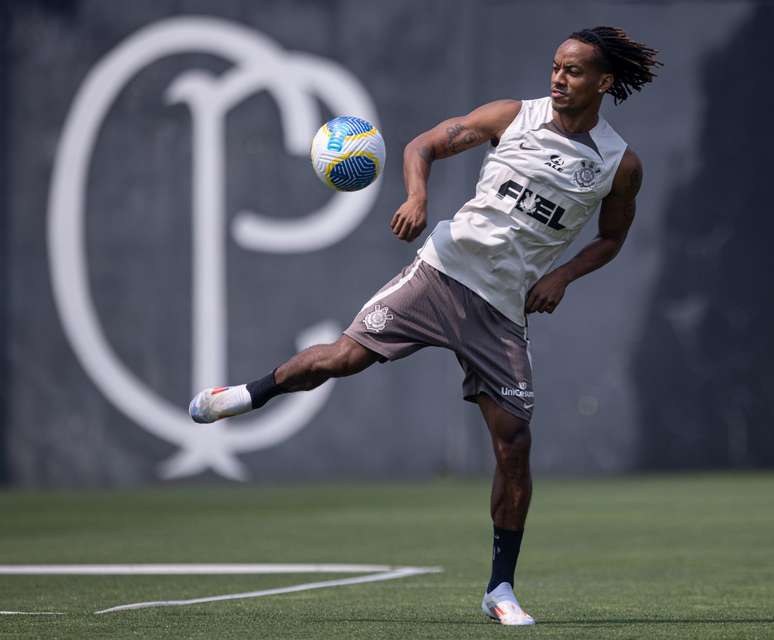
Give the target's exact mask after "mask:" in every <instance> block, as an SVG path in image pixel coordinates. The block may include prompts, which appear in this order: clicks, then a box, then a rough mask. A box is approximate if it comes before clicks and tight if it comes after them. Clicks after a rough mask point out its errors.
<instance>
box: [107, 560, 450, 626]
mask: <svg viewBox="0 0 774 640" xmlns="http://www.w3.org/2000/svg"><path fill="white" fill-rule="evenodd" d="M319 566H325V565H319ZM328 566H332V565H328ZM441 571H443V569H440V568H439V567H400V568H397V569H394V570H392V571H384V572H381V573H375V574H372V575H368V576H358V577H356V578H341V579H339V580H325V581H323V582H308V583H306V584H297V585H293V586H290V587H280V588H278V589H264V590H263V591H247V592H244V593H228V594H225V595H221V596H207V597H204V598H192V599H190V600H157V601H155V602H135V603H132V604H122V605H118V606H116V607H110V608H109V609H102V610H101V611H95V612H94V613H97V614H102V613H113V612H115V611H126V610H127V609H147V608H150V607H183V606H187V605H191V604H203V603H205V602H222V601H224V600H242V599H245V598H260V597H262V596H274V595H279V594H281V593H294V592H296V591H309V590H312V589H326V588H328V587H343V586H346V585H352V584H363V583H366V582H380V581H382V580H395V579H397V578H406V577H408V576H416V575H421V574H423V573H440V572H441Z"/></svg>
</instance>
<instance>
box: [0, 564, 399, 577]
mask: <svg viewBox="0 0 774 640" xmlns="http://www.w3.org/2000/svg"><path fill="white" fill-rule="evenodd" d="M400 568H402V567H391V566H389V565H385V564H233V563H229V564H209V563H208V564H0V575H25V576H55V575H59V576H157V575H162V576H182V575H259V574H274V573H369V572H376V571H392V570H394V569H400ZM406 568H410V567H406Z"/></svg>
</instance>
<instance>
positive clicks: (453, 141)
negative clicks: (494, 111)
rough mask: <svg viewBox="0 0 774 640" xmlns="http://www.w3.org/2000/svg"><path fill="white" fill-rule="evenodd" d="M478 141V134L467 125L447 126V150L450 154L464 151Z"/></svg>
mask: <svg viewBox="0 0 774 640" xmlns="http://www.w3.org/2000/svg"><path fill="white" fill-rule="evenodd" d="M478 142H479V137H478V134H477V133H476V132H475V131H472V130H470V129H468V128H467V127H466V126H465V125H462V124H454V125H452V126H450V127H447V128H446V151H447V152H448V153H450V154H453V153H459V152H460V151H464V150H465V149H468V148H469V147H472V146H474V145H476V144H478Z"/></svg>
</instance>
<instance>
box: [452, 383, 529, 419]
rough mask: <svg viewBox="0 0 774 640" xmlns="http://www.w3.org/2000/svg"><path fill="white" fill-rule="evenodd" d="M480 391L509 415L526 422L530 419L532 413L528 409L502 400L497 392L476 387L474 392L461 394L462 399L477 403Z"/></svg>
mask: <svg viewBox="0 0 774 640" xmlns="http://www.w3.org/2000/svg"><path fill="white" fill-rule="evenodd" d="M482 393H483V394H484V395H487V396H489V397H490V398H491V399H492V400H494V402H495V404H497V406H498V407H500V408H501V409H505V410H506V411H507V412H508V413H510V414H511V415H514V416H516V417H517V418H522V419H523V420H526V421H527V422H530V421H531V420H532V414H531V413H530V412H529V411H526V410H524V409H521V408H519V407H516V406H514V405H512V404H511V403H509V402H507V401H505V400H503V399H502V398H501V397H499V396H498V395H497V394H495V393H493V392H491V391H489V390H487V389H477V390H476V392H475V393H468V394H465V395H463V396H462V399H463V400H466V401H468V402H472V403H473V404H478V396H480V395H481V394H482Z"/></svg>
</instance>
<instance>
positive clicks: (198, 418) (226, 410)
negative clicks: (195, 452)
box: [188, 385, 251, 424]
mask: <svg viewBox="0 0 774 640" xmlns="http://www.w3.org/2000/svg"><path fill="white" fill-rule="evenodd" d="M250 408H251V405H250V394H249V392H248V391H247V390H246V389H245V388H244V385H241V386H239V387H211V388H210V389H205V390H204V391H200V392H199V393H197V394H196V395H195V396H194V399H193V400H191V404H190V405H188V413H189V414H190V415H191V418H192V419H193V421H194V422H198V423H199V424H209V423H211V422H215V421H216V420H220V419H221V418H228V417H230V416H236V415H239V414H240V413H244V412H245V411H249V410H250Z"/></svg>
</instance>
